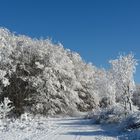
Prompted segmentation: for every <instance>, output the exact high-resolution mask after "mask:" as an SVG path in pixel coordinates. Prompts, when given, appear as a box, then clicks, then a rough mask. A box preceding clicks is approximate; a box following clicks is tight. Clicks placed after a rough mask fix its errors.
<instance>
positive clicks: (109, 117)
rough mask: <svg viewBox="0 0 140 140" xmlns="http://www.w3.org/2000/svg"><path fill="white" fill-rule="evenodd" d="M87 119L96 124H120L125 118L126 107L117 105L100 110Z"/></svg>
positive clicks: (90, 114)
mask: <svg viewBox="0 0 140 140" xmlns="http://www.w3.org/2000/svg"><path fill="white" fill-rule="evenodd" d="M87 117H88V118H92V119H93V120H94V121H95V123H101V124H102V123H120V122H121V121H122V120H123V119H124V118H125V112H124V107H123V106H121V105H120V104H117V103H116V104H114V105H112V106H109V107H107V108H98V109H96V110H95V111H93V112H92V113H89V114H88V116H87Z"/></svg>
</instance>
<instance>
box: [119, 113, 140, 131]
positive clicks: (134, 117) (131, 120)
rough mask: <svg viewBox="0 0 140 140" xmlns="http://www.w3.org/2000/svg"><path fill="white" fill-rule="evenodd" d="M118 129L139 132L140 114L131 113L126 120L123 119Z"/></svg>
mask: <svg viewBox="0 0 140 140" xmlns="http://www.w3.org/2000/svg"><path fill="white" fill-rule="evenodd" d="M120 129H122V130H129V131H131V130H134V129H139V130H140V112H139V111H136V112H132V113H130V114H129V115H128V116H127V117H126V118H124V119H123V120H122V121H121V123H120Z"/></svg>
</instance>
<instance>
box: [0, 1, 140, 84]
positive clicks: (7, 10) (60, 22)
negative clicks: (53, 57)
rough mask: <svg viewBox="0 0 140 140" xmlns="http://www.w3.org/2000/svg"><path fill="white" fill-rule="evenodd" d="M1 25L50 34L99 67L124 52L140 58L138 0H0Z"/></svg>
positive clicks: (21, 31)
mask: <svg viewBox="0 0 140 140" xmlns="http://www.w3.org/2000/svg"><path fill="white" fill-rule="evenodd" d="M0 26H2V27H6V28H8V29H10V30H11V31H15V32H17V33H18V34H25V35H28V36H31V37H36V38H40V37H43V38H47V37H50V38H52V40H53V41H54V42H61V43H62V44H63V45H64V47H65V48H69V49H71V50H73V51H76V52H78V53H79V54H80V55H81V56H82V57H83V59H84V60H85V61H87V62H90V61H91V62H93V64H95V65H97V66H99V67H105V68H108V60H110V59H114V58H116V57H117V56H118V54H119V53H123V52H125V53H126V54H127V53H129V52H133V53H134V54H135V57H136V58H137V59H138V60H139V59H140V1H139V0H0ZM135 80H136V82H139V83H140V66H138V67H137V73H136V75H135Z"/></svg>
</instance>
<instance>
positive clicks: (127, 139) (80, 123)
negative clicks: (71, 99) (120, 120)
mask: <svg viewBox="0 0 140 140" xmlns="http://www.w3.org/2000/svg"><path fill="white" fill-rule="evenodd" d="M0 128H1V127H0ZM116 128H117V127H116V126H115V125H111V124H110V125H96V124H93V122H92V120H90V119H82V118H49V119H46V118H40V119H33V120H31V121H25V122H20V120H19V121H15V122H13V123H9V126H8V127H6V128H5V129H0V140H140V137H139V136H138V139H133V137H134V136H132V137H131V136H129V135H126V133H124V134H119V132H118V131H117V129H116ZM134 135H135V134H134Z"/></svg>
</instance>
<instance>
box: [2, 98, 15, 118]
mask: <svg viewBox="0 0 140 140" xmlns="http://www.w3.org/2000/svg"><path fill="white" fill-rule="evenodd" d="M11 103H12V102H11V101H10V100H9V99H8V98H4V101H3V102H2V103H1V104H0V119H4V120H5V119H6V118H7V117H8V115H9V113H10V112H11V111H12V109H13V108H14V107H13V106H12V105H11Z"/></svg>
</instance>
